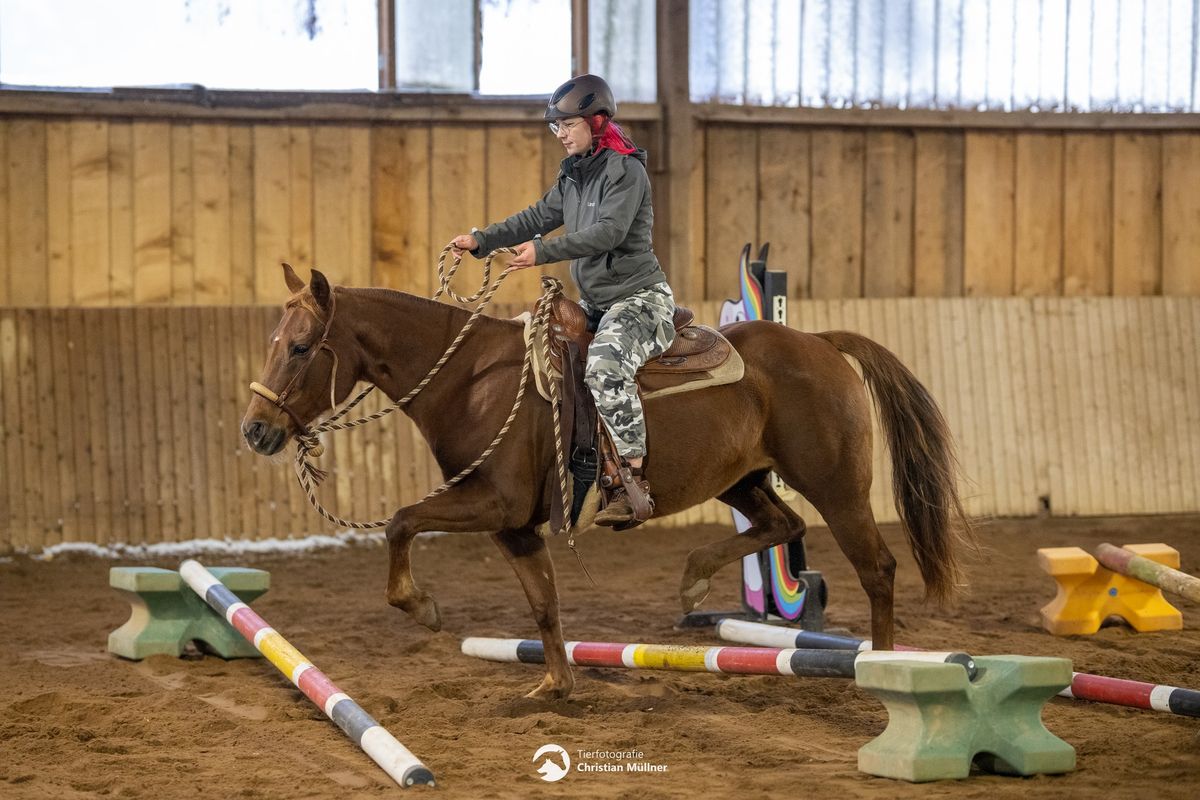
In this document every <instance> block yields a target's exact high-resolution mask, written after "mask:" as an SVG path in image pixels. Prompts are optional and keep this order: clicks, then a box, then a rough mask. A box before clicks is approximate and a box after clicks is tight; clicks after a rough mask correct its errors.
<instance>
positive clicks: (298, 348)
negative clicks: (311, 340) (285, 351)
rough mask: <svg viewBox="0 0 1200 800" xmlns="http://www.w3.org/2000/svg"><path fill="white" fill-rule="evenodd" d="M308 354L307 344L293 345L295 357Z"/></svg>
mask: <svg viewBox="0 0 1200 800" xmlns="http://www.w3.org/2000/svg"><path fill="white" fill-rule="evenodd" d="M307 352H308V345H306V344H294V345H292V355H294V356H302V355H304V354H305V353H307Z"/></svg>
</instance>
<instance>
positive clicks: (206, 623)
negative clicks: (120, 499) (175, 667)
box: [108, 567, 271, 661]
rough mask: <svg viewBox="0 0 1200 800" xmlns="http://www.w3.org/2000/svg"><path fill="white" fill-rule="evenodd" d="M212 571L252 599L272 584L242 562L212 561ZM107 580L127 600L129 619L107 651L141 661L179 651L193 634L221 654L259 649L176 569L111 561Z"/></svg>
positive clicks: (244, 654) (253, 654) (253, 653)
mask: <svg viewBox="0 0 1200 800" xmlns="http://www.w3.org/2000/svg"><path fill="white" fill-rule="evenodd" d="M209 571H210V572H212V573H213V575H215V576H216V577H217V580H219V581H221V583H223V584H225V585H226V586H228V587H229V589H230V591H232V592H233V593H234V594H235V595H237V596H238V599H239V600H241V601H242V602H244V603H250V602H252V601H253V600H255V599H257V598H258V597H261V596H262V595H263V594H264V593H265V592H266V591H267V589H269V588H270V586H271V573H269V572H266V571H265V570H261V569H246V568H244V567H212V568H211V569H210V570H209ZM108 585H109V586H111V587H112V588H114V589H116V590H117V593H118V594H120V595H121V596H122V597H124V598H125V599H126V600H128V601H129V605H130V607H131V608H132V609H133V613H132V614H131V615H130V617H129V621H128V622H126V623H125V624H124V625H122V626H121V627H119V628H117V629H116V630H115V631H113V632H112V633H110V634H109V635H108V651H109V652H110V653H115V654H116V655H119V656H121V657H122V658H129V659H132V660H134V661H141V660H142V659H143V658H146V657H147V656H153V655H160V654H166V655H172V656H180V655H182V654H183V649H184V647H186V646H187V643H188V642H190V641H193V640H196V641H200V642H203V643H204V644H205V645H206V646H207V648H208V649H209V650H211V651H212V652H214V653H216V654H217V655H219V656H221V657H222V658H258V657H260V656H261V655H262V654H261V653H259V652H258V650H256V649H255V648H254V645H252V644H250V643H249V642H247V641H246V640H245V639H243V638H242V636H241V634H239V633H238V632H237V631H235V630H234V629H233V628H231V627H230V626H229V624H228V623H226V622H225V620H224V619H222V618H221V617H220V616H219V615H218V614H217V613H216V612H215V611H213V610H212V609H211V608H209V607H208V605H207V604H206V603H205V602H204V601H203V600H201V599H200V598H199V597H197V596H196V593H195V592H193V591H192V590H191V589H190V588H189V587H188V585H187V584H186V583H184V580H183V578H181V577H180V576H179V573H178V572H175V571H173V570H169V569H158V568H157V567H113V568H112V569H111V570H109V573H108Z"/></svg>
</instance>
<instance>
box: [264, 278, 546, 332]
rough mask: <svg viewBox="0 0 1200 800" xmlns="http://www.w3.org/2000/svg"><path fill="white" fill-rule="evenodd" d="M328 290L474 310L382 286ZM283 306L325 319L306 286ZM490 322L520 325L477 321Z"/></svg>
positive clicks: (387, 300)
mask: <svg viewBox="0 0 1200 800" xmlns="http://www.w3.org/2000/svg"><path fill="white" fill-rule="evenodd" d="M330 291H332V292H344V293H346V294H350V295H353V296H356V297H366V298H368V299H373V300H380V301H383V302H385V303H388V304H391V305H399V304H400V303H415V304H417V305H424V306H426V307H437V308H449V309H454V310H457V311H463V312H466V313H470V312H471V311H473V310H474V309H466V308H463V307H462V306H459V305H452V304H447V303H439V302H438V301H437V300H431V299H429V298H428V297H421V296H420V295H416V294H411V293H409V292H402V291H400V290H398V289H388V288H385V287H382V286H363V287H357V286H331V287H330ZM283 307H284V308H285V309H289V308H302V309H304V310H305V311H308V312H309V313H310V314H312V315H313V316H315V317H316V318H317V319H318V320H321V321H322V322H324V321H325V312H324V310H323V309H321V308H320V307H319V306H318V305H317V302H316V300H315V299H314V298H313V296H312V289H310V288H309V287H307V286H306V287H304V288H303V289H301V290H300V291H299V292H296V293H295V294H294V295H292V296H291V297H289V298H288V299H287V301H286V302H285V303H284V306H283ZM492 322H502V323H504V324H506V325H509V326H512V325H522V323H521V322H520V321H518V320H510V319H501V318H498V317H489V316H486V315H485V316H484V317H483V318H481V319H480V320H479V323H482V324H488V323H492ZM479 323H477V324H479Z"/></svg>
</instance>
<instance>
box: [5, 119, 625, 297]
mask: <svg viewBox="0 0 1200 800" xmlns="http://www.w3.org/2000/svg"><path fill="white" fill-rule="evenodd" d="M634 134H635V135H637V131H636V130H635V131H634ZM561 153H562V149H561V147H560V146H559V145H558V144H557V142H555V141H554V139H553V138H552V137H551V136H550V134H549V132H548V131H547V130H546V129H545V128H544V127H543V126H541V125H540V124H534V125H531V124H501V123H489V124H486V125H485V124H483V123H476V124H471V125H458V124H428V123H424V124H423V123H417V124H380V123H377V124H373V125H368V124H325V123H314V122H304V123H297V124H282V123H253V124H250V123H240V122H189V121H129V120H124V119H92V118H73V119H68V120H57V119H39V118H19V117H9V118H0V306H3V305H12V306H22V307H36V306H123V305H131V304H132V305H148V304H169V305H225V304H229V303H276V302H281V301H282V299H283V298H284V297H285V296H286V291H285V290H284V288H283V282H282V278H281V273H280V270H279V262H281V261H289V262H291V263H292V264H294V265H296V266H298V267H309V266H312V265H316V266H317V267H318V268H320V269H322V270H324V271H325V272H326V273H327V275H328V276H329V277H330V278H331V279H332V280H334V281H336V282H338V283H345V284H348V285H358V286H363V285H379V286H389V287H393V288H403V289H405V290H408V291H412V292H415V293H419V294H429V293H430V292H431V291H432V289H433V287H434V284H435V282H436V277H435V275H436V273H435V269H434V264H435V263H436V260H437V256H438V254H439V253H440V252H441V248H442V247H443V246H444V245H445V243H446V242H448V241H449V240H450V239H451V237H453V236H454V235H455V234H458V233H464V232H466V231H468V230H470V228H471V227H472V226H473V225H477V226H480V227H482V226H483V225H485V224H487V222H489V221H492V220H495V219H501V218H503V217H505V216H507V215H509V214H511V213H513V212H515V211H518V210H520V209H522V208H524V207H525V206H527V205H528V204H529V203H530V202H532V201H533V200H534V199H536V198H538V197H540V196H541V194H542V193H543V192H544V191H545V189H546V187H547V186H548V185H549V184H550V182H551V181H552V180H553V178H554V176H555V174H556V173H557V168H558V162H559V159H560V157H561ZM560 272H561V268H560ZM510 283H511V284H515V285H512V286H510V287H509V288H507V289H506V290H505V292H506V293H507V294H508V296H509V297H510V298H512V299H513V300H517V299H519V298H521V297H529V298H534V297H536V290H537V286H538V283H537V276H536V275H533V274H532V273H524V274H521V275H518V276H515V278H514V279H513V280H512V281H511V282H510Z"/></svg>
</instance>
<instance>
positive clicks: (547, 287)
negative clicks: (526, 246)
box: [295, 246, 595, 584]
mask: <svg viewBox="0 0 1200 800" xmlns="http://www.w3.org/2000/svg"><path fill="white" fill-rule="evenodd" d="M450 249H451V248H450V247H449V246H447V247H446V248H445V249H444V250H442V254H441V256H440V257H439V258H438V282H439V287H438V290H437V292H435V293H434V295H433V299H434V300H436V299H438V298H439V297H441V295H442V294H443V293H445V294H447V295H449V296H450V297H452V298H453V299H455V300H457V301H458V302H460V303H470V302H474V301H475V300H477V299H479V298H480V297H482V298H483V300H482V301H481V302H480V304H479V306H478V307H477V308H476V309H475V311H474V312H473V313H472V314H471V317H470V318H469V319H468V320H467V322H466V324H465V325H463V327H462V330H460V331H459V332H458V336H457V337H455V339H454V341H453V342H451V343H450V346H449V347H448V348H446V352H444V353H443V354H442V357H441V358H439V359H438V361H437V363H436V364H434V365H433V367H431V368H430V370H429V372H428V373H426V375H425V377H424V378H422V379H421V381H420V382H419V383H418V384H417V385H416V386H414V387H413V388H412V389H411V390H410V391H409V392H408V394H406V395H405V396H404V397H402V398H400V399H399V400H397V401H396V402H395V403H393V404H392V405H391V406H389V407H388V408H384V409H381V410H379V411H377V412H375V413H373V414H368V415H367V416H365V417H360V418H359V419H356V420H352V421H350V422H338V420H339V419H341V418H342V417H343V416H345V415H346V413H347V412H349V411H350V410H351V409H352V408H354V407H355V406H357V405H358V404H359V403H360V402H362V401H363V400H364V399H365V398H366V396H367V395H369V394H370V393H371V392H372V391H373V390H374V389H375V387H374V386H368V387H367V388H365V389H364V390H363V391H362V392H360V393H359V394H358V396H357V397H355V398H354V399H353V400H351V401H350V403H348V404H347V405H346V406H344V407H343V408H342V409H341V410H340V411H338V412H336V413H335V414H334V415H333V416H332V417H330V418H329V419H327V420H325V421H324V422H322V423H320V424H319V425H317V426H315V427H313V428H309V429H308V430H305V431H302V432H300V433H297V434H296V463H295V467H296V478H297V480H298V481H299V483H300V488H301V489H303V490H304V494H305V496H306V497H307V498H308V502H309V503H310V504H311V505H312V507H313V508H315V509H316V510H317V512H318V513H319V514H320V515H321V516H322V517H324V518H325V519H327V520H329V521H330V522H332V523H333V524H335V525H340V526H343V527H347V528H356V529H360V530H364V529H370V528H382V527H385V526H386V525H387V524H388V523H389V522H390V521H391V518H390V517H389V518H386V519H379V520H374V521H372V522H357V521H354V520H348V519H343V518H341V517H339V516H337V515H336V514H333V513H331V512H330V511H329V510H328V509H326V508H325V507H324V506H323V505H322V504H321V501H320V500H319V499H318V498H317V493H316V492H317V487H318V486H319V485H320V484H321V482H322V481H323V480H324V479H325V478H326V477H327V476H328V472H327V471H325V470H322V469H320V468H318V467H317V466H316V465H314V464H313V463H311V462H310V461H309V458H310V457H320V456H321V455H322V454H323V453H324V451H325V448H324V445H322V444H321V442H320V438H319V437H320V434H322V433H326V432H331V431H340V430H347V429H349V428H355V427H358V426H360V425H365V424H367V423H368V422H373V421H375V420H377V419H381V418H382V417H385V416H387V415H388V414H390V413H392V412H393V411H396V410H397V409H400V408H403V407H404V406H406V405H408V404H409V403H411V402H412V400H413V398H415V397H416V396H417V395H418V394H420V392H421V390H422V389H424V388H425V387H426V386H427V385H428V384H429V382H430V381H431V380H433V378H434V377H435V376H436V375H437V374H438V372H440V371H441V369H442V366H443V365H445V363H446V362H447V361H449V360H450V357H451V356H453V355H454V353H455V352H456V351H457V350H458V347H459V345H460V344H461V343H462V341H463V339H464V338H466V335H467V333H468V332H470V330H471V327H472V326H473V325H474V324H475V321H476V320H477V319H478V318H479V317H480V316H481V315H482V314H483V310H484V308H486V307H487V306H488V304H489V303H491V301H492V297H493V296H494V295H495V294H496V291H497V290H498V289H499V288H500V285H501V284H502V283H503V282H504V279H505V278H506V277H508V274H509V273H510V272H512V271H513V270H512V269H511V268H510V269H505V270H504V271H503V272H501V273H500V275H499V277H497V278H496V281H495V282H494V283H493V282H492V280H491V266H492V260H493V259H494V258H495V257H496V256H497V255H498V254H500V253H508V254H510V255H515V252H516V251H514V250H512V249H511V248H507V247H506V248H501V249H499V250H495V251H493V252H492V253H490V254H489V255H488V257H487V258H486V259H485V260H484V264H483V283H482V285H481V286H480V288H479V291H477V292H476V293H474V294H473V295H471V296H470V297H466V298H464V297H462V296H460V295H459V294H457V293H456V292H455V291H454V290H453V289H452V288H451V287H450V281H452V280H453V279H454V274H455V273H456V272H457V271H458V267H459V265H460V264H461V262H462V256H456V257H455V258H454V263H453V265H452V266H451V268H450V270H449V272H447V271H446V269H445V262H446V254H447V253H448V252H449V251H450ZM542 287H543V289H544V292H543V293H542V296H541V297H540V298H539V299H538V302H537V306H536V309H535V311H536V313H535V316H534V320H533V326H534V335H533V336H531V337H530V339H529V342H528V344H527V345H526V347H525V354H524V358H523V359H522V362H521V380H520V383H519V385H518V387H517V396H516V400H515V401H514V403H513V407H512V410H511V411H510V412H509V415H508V419H506V420H505V421H504V424H503V425H502V426H501V427H500V430H499V431H498V432H497V433H496V436H495V438H493V439H492V442H491V444H489V445H488V446H487V448H486V449H485V450H484V451H483V452H482V453H480V455H479V457H478V458H476V459H475V461H473V462H472V463H471V464H470V465H469V466H467V467H465V468H464V469H463V470H462V471H461V472H459V473H458V474H457V475H455V476H454V477H452V478H450V479H449V480H447V481H446V482H445V483H443V484H442V485H441V486H439V487H437V488H436V489H434V490H433V491H431V492H430V493H429V494H427V495H425V497H424V498H422V502H423V501H424V500H428V499H429V498H431V497H436V496H437V495H439V494H441V493H442V492H445V491H446V490H447V489H450V488H451V487H452V486H455V485H457V484H458V483H460V482H462V481H463V480H464V479H465V478H466V477H467V476H469V475H470V474H471V473H472V472H474V471H475V470H476V469H477V468H478V467H479V465H480V464H482V463H483V462H484V461H486V460H487V458H488V457H489V456H490V455H491V454H492V452H493V451H495V449H496V448H497V447H498V446H499V445H500V442H501V441H502V440H503V438H504V435H505V434H506V433H508V429H509V428H510V427H511V425H512V422H513V420H514V419H516V416H517V412H518V411H519V410H520V408H521V402H522V400H523V399H524V397H525V391H526V388H527V386H528V383H529V372H530V369H531V365H532V363H533V348H534V346H535V345H536V340H537V338H538V335H539V334H540V338H541V345H542V354H543V357H544V358H545V359H546V363H549V346H550V345H549V317H550V309H551V304H552V302H553V300H554V298H555V297H557V296H558V294H560V292H561V290H562V284H561V283H559V282H558V281H557V280H554V279H553V278H547V277H543V278H542ZM549 383H550V394H551V407H552V409H553V414H554V457H555V465H556V469H557V471H558V477H559V489H560V491H561V493H562V501H563V507H564V508H566V507H567V505H568V500H567V478H566V466H565V461H564V459H563V453H562V436H561V433H560V432H561V421H560V417H559V408H558V387H557V386H556V385H555V384H554V381H549ZM567 526H568V529H571V526H570V522H569V521H568V523H567ZM571 530H572V534H571V539H570V540H569V542H568V544H569V545H570V547H571V549H572V551H575V539H574V530H573V529H571ZM575 555H576V557H577V558H579V553H578V551H575ZM580 564H581V565H582V564H583V560H582V558H580ZM584 572H585V573H586V572H587V567H586V566H585V567H584ZM588 579H589V580H591V575H588ZM594 583H595V582H594V581H593V584H594Z"/></svg>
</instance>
